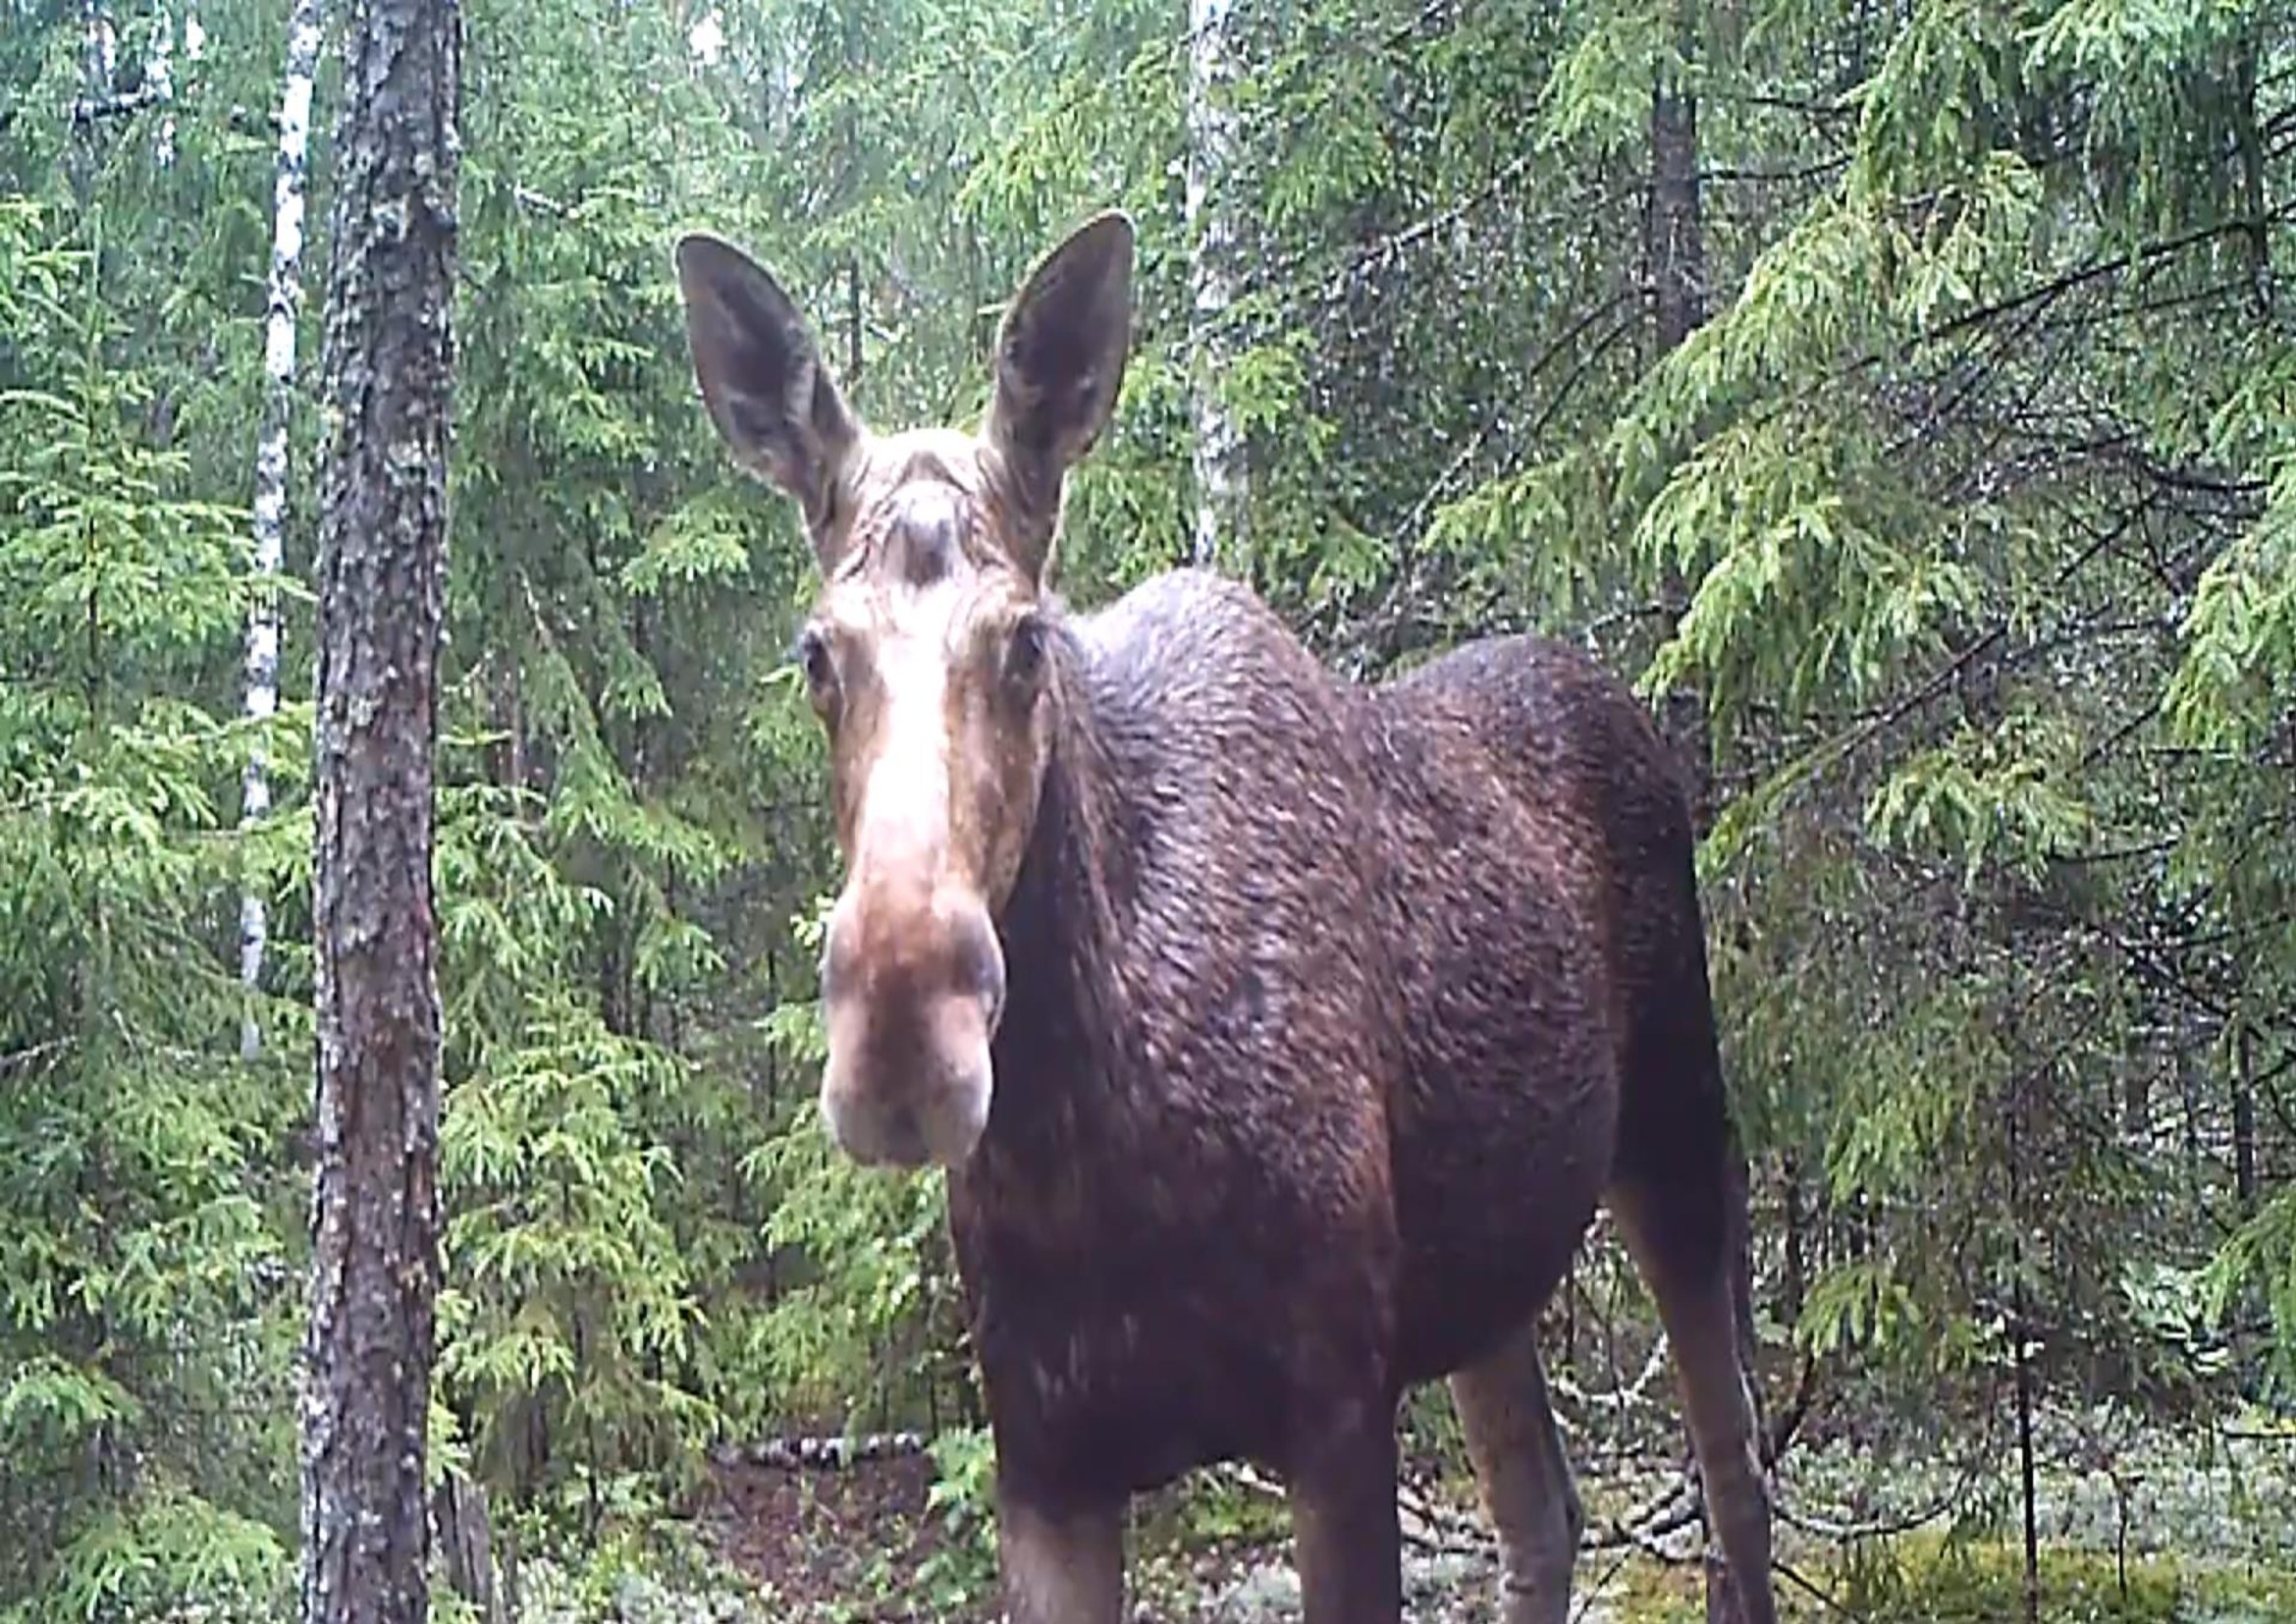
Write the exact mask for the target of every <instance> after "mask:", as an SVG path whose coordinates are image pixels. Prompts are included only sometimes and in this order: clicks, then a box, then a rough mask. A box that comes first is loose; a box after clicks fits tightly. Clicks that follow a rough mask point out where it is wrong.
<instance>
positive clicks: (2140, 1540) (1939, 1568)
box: [518, 1437, 2296, 1624]
mask: <svg viewBox="0 0 2296 1624" xmlns="http://www.w3.org/2000/svg"><path fill="white" fill-rule="evenodd" d="M1671 1470H1672V1468H1671V1466H1668V1465H1665V1464H1663V1463H1661V1464H1660V1465H1659V1466H1657V1467H1656V1468H1654V1469H1653V1470H1652V1471H1649V1472H1644V1473H1641V1474H1638V1475H1635V1476H1632V1477H1619V1476H1598V1475H1593V1474H1589V1475H1587V1476H1586V1477H1584V1478H1582V1480H1581V1487H1582V1489H1583V1491H1584V1492H1585V1495H1586V1498H1587V1502H1588V1512H1589V1522H1590V1526H1591V1527H1593V1528H1595V1529H1601V1528H1604V1527H1606V1526H1607V1525H1609V1524H1610V1523H1611V1522H1612V1521H1613V1520H1614V1519H1618V1518H1621V1517H1624V1516H1626V1515H1628V1514H1629V1507H1632V1506H1637V1505H1642V1504H1645V1503H1647V1502H1648V1501H1649V1500H1650V1498H1651V1490H1652V1489H1653V1487H1654V1486H1655V1487H1657V1488H1664V1487H1665V1484H1666V1475H1667V1473H1669V1472H1671ZM933 1478H934V1467H933V1464H932V1462H931V1461H929V1460H927V1459H925V1458H923V1457H919V1456H914V1455H912V1456H908V1457H895V1458H891V1459H879V1460H869V1461H862V1462H857V1463H854V1464H851V1465H847V1466H843V1467H840V1468H836V1469H830V1470H824V1469H818V1468H797V1469H786V1470H785V1469H781V1468H777V1467H767V1466H759V1465H753V1464H749V1463H746V1462H735V1461H721V1462H720V1463H718V1464H717V1465H716V1466H715V1467H714V1468H713V1470H712V1473H711V1476H710V1479H709V1482H708V1484H707V1486H706V1488H705V1489H704V1490H703V1492H702V1493H701V1495H700V1497H699V1499H698V1501H697V1502H696V1503H695V1504H694V1506H693V1508H692V1514H691V1518H690V1521H686V1522H684V1523H683V1524H682V1528H683V1530H684V1533H685V1534H686V1535H687V1536H688V1537H689V1538H688V1540H687V1542H686V1543H687V1544H688V1545H689V1546H691V1547H695V1548H698V1550H699V1552H700V1553H701V1555H702V1561H703V1565H704V1567H705V1568H706V1569H707V1570H708V1571H707V1572H703V1571H693V1570H691V1569H690V1568H688V1570H687V1571H684V1572H681V1573H679V1574H677V1575H675V1576H672V1574H671V1573H670V1572H668V1571H659V1572H650V1571H638V1570H630V1571H626V1572H619V1573H615V1574H614V1575H613V1576H611V1577H610V1578H604V1576H602V1575H601V1573H600V1572H599V1570H598V1569H597V1568H596V1567H593V1568H592V1569H591V1570H590V1571H589V1573H588V1575H587V1577H586V1578H580V1579H576V1578H574V1577H573V1576H570V1575H568V1574H567V1573H565V1572H564V1571H563V1570H559V1569H555V1568H553V1567H552V1566H551V1565H550V1564H548V1563H542V1564H537V1565H536V1566H535V1567H533V1568H531V1569H529V1571H528V1583H527V1584H525V1585H524V1586H522V1590H523V1592H524V1595H523V1597H522V1602H521V1605H520V1606H519V1608H518V1617H519V1619H520V1624H589V1621H591V1620H594V1619H595V1620H601V1621H603V1620H609V1619H611V1620H614V1621H615V1624H655V1621H657V1620H660V1621H663V1624H667V1621H668V1620H671V1619H676V1620H694V1621H709V1624H769V1621H770V1624H993V1621H994V1620H995V1618H996V1617H997V1610H996V1608H995V1605H994V1603H993V1601H992V1600H991V1599H990V1598H989V1595H990V1586H989V1574H988V1566H987V1549H986V1542H985V1540H984V1539H983V1538H982V1537H981V1531H980V1530H979V1529H978V1528H975V1529H972V1530H970V1531H966V1530H962V1529H960V1528H957V1527H955V1526H953V1525H952V1524H951V1523H950V1521H949V1519H948V1517H947V1514H946V1513H945V1512H944V1511H943V1510H941V1509H940V1508H937V1507H934V1506H932V1505H931V1504H929V1499H928V1496H929V1494H930V1492H931V1488H932V1484H933ZM1877 1485H1878V1486H1880V1491H1879V1492H1878V1494H1877V1492H1876V1489H1875V1486H1877ZM1782 1492H1783V1493H1785V1494H1786V1500H1785V1504H1786V1506H1787V1507H1788V1509H1789V1511H1790V1510H1791V1508H1792V1507H1793V1506H1794V1505H1795V1503H1796V1502H1797V1501H1798V1502H1800V1503H1802V1504H1803V1505H1804V1507H1805V1508H1807V1507H1822V1508H1823V1512H1822V1515H1823V1516H1824V1517H1826V1518H1830V1519H1840V1518H1843V1517H1850V1518H1857V1519H1862V1520H1864V1521H1865V1522H1866V1523H1867V1524H1868V1525H1869V1528H1870V1527H1880V1528H1886V1529H1888V1530H1890V1532H1889V1533H1887V1534H1886V1535H1879V1536H1877V1535H1873V1534H1871V1533H1869V1534H1868V1535H1866V1536H1865V1537H1862V1538H1859V1539H1856V1540H1847V1541H1845V1540H1842V1539H1840V1538H1837V1537H1835V1536H1834V1535H1833V1534H1831V1533H1828V1532H1822V1531H1814V1530H1822V1527H1823V1525H1822V1524H1812V1525H1811V1526H1795V1520H1794V1519H1791V1518H1790V1517H1789V1518H1786V1519H1782V1521H1781V1524H1780V1526H1779V1529H1778V1545H1779V1554H1780V1557H1781V1558H1782V1562H1783V1567H1782V1572H1781V1577H1780V1581H1779V1602H1780V1608H1781V1613H1782V1616H1783V1617H1785V1618H1787V1619H1789V1620H1793V1621H1795V1624H1803V1621H1808V1624H1817V1621H1819V1620H1824V1621H1826V1624H1840V1621H1842V1620H1851V1621H1864V1624H1994V1621H1996V1620H1999V1621H2001V1624H2010V1621H2012V1620H2014V1619H2016V1618H2017V1617H2019V1615H2020V1614H2021V1612H2022V1607H2021V1604H2020V1603H2021V1599H2022V1597H2021V1584H2020V1569H2019V1562H2018V1559H2017V1554H2016V1551H2017V1545H2016V1541H2015V1538H2014V1532H2013V1531H2014V1527H2015V1524H2014V1522H2013V1520H2012V1521H2011V1522H2010V1523H2009V1524H2008V1525H2007V1527H2006V1528H2005V1529H2004V1528H2002V1526H2001V1525H2000V1523H1999V1522H1998V1520H1997V1521H1995V1522H1994V1524H1993V1525H1992V1526H1991V1527H1990V1528H1989V1529H1986V1530H1981V1531H1977V1532H1971V1531H1970V1530H1969V1529H1968V1528H1966V1527H1965V1528H1964V1529H1963V1531H1962V1533H1961V1535H1960V1536H1958V1537H1956V1538H1954V1539H1952V1540H1951V1541H1949V1540H1948V1539H1947V1537H1946V1532H1945V1528H1944V1526H1943V1522H1942V1521H1940V1520H1935V1519H1930V1520H1925V1519H1922V1518H1920V1517H1918V1516H1914V1515H1908V1514H1907V1513H1906V1508H1908V1507H1910V1508H1914V1510H1915V1511H1918V1510H1919V1509H1920V1508H1921V1507H1923V1506H1929V1505H1934V1504H1936V1503H1939V1502H1940V1501H1941V1500H1942V1499H1943V1498H1946V1497H1950V1496H1953V1495H1955V1494H1956V1493H1958V1494H1960V1495H1961V1497H1962V1500H1963V1501H1964V1507H1965V1510H1966V1509H1969V1508H1970V1507H1972V1506H1974V1505H1975V1504H1976V1503H1978V1502H1980V1501H1983V1500H1984V1499H1985V1495H1984V1494H1982V1493H1979V1494H1976V1495H1971V1494H1969V1493H1968V1492H1967V1490H1966V1486H1965V1485H1963V1486H1960V1487H1959V1488H1957V1487H1956V1485H1955V1483H1954V1481H1953V1478H1952V1474H1951V1473H1950V1472H1949V1470H1948V1469H1947V1468H1945V1467H1944V1466H1942V1465H1933V1466H1925V1465H1923V1464H1921V1463H1919V1462H1911V1461H1907V1460H1905V1459H1902V1458H1898V1459H1895V1460H1887V1461H1884V1460H1878V1459H1876V1458H1875V1457H1874V1455H1873V1454H1872V1452H1871V1451H1868V1450H1862V1449H1849V1448H1842V1449H1836V1450H1829V1451H1824V1452H1810V1453H1802V1454H1798V1455H1797V1458H1796V1462H1795V1466H1794V1469H1793V1470H1791V1471H1790V1472H1789V1475H1788V1480H1787V1486H1786V1488H1785V1489H1783V1490H1782ZM1470 1493H1471V1491H1470V1490H1469V1489H1468V1488H1467V1486H1466V1485H1465V1484H1463V1483H1452V1484H1448V1485H1442V1486H1434V1485H1420V1486H1415V1487H1414V1488H1413V1489H1411V1490H1410V1491H1409V1492H1408V1493H1407V1494H1406V1496H1405V1505H1406V1508H1407V1515H1406V1519H1405V1524H1406V1541H1407V1550H1406V1561H1405V1567H1406V1616H1407V1617H1409V1618H1410V1619H1411V1620H1413V1624H1494V1621H1495V1619H1496V1616H1497V1610H1496V1606H1495V1601H1496V1587H1495V1576H1494V1571H1493V1559H1492V1554H1491V1549H1490V1545H1489V1542H1488V1540H1487V1538H1486V1537H1485V1536H1484V1535H1483V1534H1482V1532H1481V1530H1480V1527H1479V1519H1478V1517H1477V1514H1476V1512H1475V1510H1474V1508H1473V1505H1472V1501H1471V1497H1470ZM2040 1497H2041V1513H2042V1514H2041V1518H2040V1532H2041V1535H2042V1539H2043V1542H2044V1543H2043V1563H2042V1593H2043V1617H2044V1619H2045V1620H2046V1621H2048V1624H2073V1621H2075V1620H2078V1621H2080V1624H2268V1621H2269V1624H2290V1621H2296V1437H2284V1438H2275V1439H2270V1440H2268V1441H2266V1442H2265V1443H2264V1444H2263V1445H2261V1446H2258V1447H2249V1448H2245V1449H2243V1450H2242V1451H2241V1456H2240V1458H2236V1459H2227V1458H2224V1455H2223V1451H2222V1449H2221V1447H2220V1446H2219V1447H2218V1448H2217V1449H2216V1451H2214V1452H2206V1451H2195V1450H2192V1449H2190V1448H2184V1447H2178V1446H2174V1445H2167V1444H2158V1443H2155V1444H2149V1445H2148V1447H2147V1453H2146V1454H2145V1456H2144V1458H2143V1459H2142V1460H2136V1459H2132V1458H2127V1457H2123V1458H2119V1459H2116V1460H2115V1461H2114V1462H2113V1463H2112V1470H2111V1471H2109V1472H2100V1471H2097V1470H2094V1469H2092V1470H2087V1471H2080V1470H2076V1469H2074V1468H2072V1467H2070V1466H2068V1467H2066V1468H2064V1469H2061V1470H2058V1469H2053V1470H2051V1471H2049V1472H2047V1473H2045V1474H2044V1475H2043V1478H2042V1481H2041V1484H2040ZM1992 1504H1993V1506H1994V1510H1995V1513H1996V1517H1997V1518H1998V1513H1999V1511H2000V1509H2001V1508H2002V1500H2001V1499H2000V1498H1999V1497H1998V1493H1997V1496H1996V1497H1995V1498H1994V1499H1993V1501H1992ZM1922 1521H1926V1525H1927V1526H1924V1527H1923V1528H1922V1529H1920V1530H1919V1531H1918V1532H1910V1533H1908V1532H1903V1531H1902V1530H1901V1525H1904V1524H1908V1523H1912V1522H1922ZM1130 1539H1131V1547H1132V1553H1133V1559H1132V1568H1131V1582H1130V1594H1131V1595H1132V1597H1134V1603H1133V1610H1132V1614H1131V1620H1130V1624H1298V1620H1299V1618H1300V1604H1299V1584H1298V1580H1297V1577H1296V1576H1295V1574H1294V1573H1293V1571H1292V1568H1291V1564H1290V1549H1289V1541H1288V1538H1287V1524H1286V1519H1285V1516H1284V1513H1283V1506H1282V1500H1281V1497H1280V1495H1278V1494H1276V1493H1274V1492H1271V1491H1270V1490H1269V1489H1266V1488H1265V1487H1264V1486H1255V1485H1253V1484H1251V1483H1250V1482H1248V1481H1244V1480H1239V1479H1237V1478H1236V1477H1234V1476H1232V1475H1222V1476H1220V1477H1217V1478H1204V1479H1199V1480H1195V1481H1193V1482H1192V1483H1191V1485H1190V1486H1189V1488H1188V1490H1187V1492H1185V1493H1182V1492H1180V1491H1177V1490H1173V1491H1167V1492H1165V1493H1164V1494H1161V1495H1155V1496H1148V1497H1147V1498H1144V1500H1143V1501H1141V1502H1140V1504H1139V1506H1138V1508H1137V1509H1136V1511H1135V1515H1134V1519H1133V1525H1132V1530H1131V1536H1130ZM1695 1539H1696V1535H1695V1532H1694V1530H1684V1531H1682V1532H1681V1533H1678V1534H1676V1535H1673V1536H1671V1537H1669V1538H1668V1539H1666V1540H1664V1541H1663V1542H1660V1543H1661V1544H1662V1545H1663V1546H1664V1547H1667V1549H1668V1551H1669V1555H1668V1556H1667V1557H1666V1558H1664V1559H1662V1558H1661V1557H1659V1556H1656V1555H1653V1554H1651V1553H1649V1552H1647V1551H1643V1550H1631V1551H1629V1550H1619V1549H1589V1550H1587V1551H1586V1552H1585V1553H1584V1554H1583V1555H1582V1556H1581V1559H1580V1562H1579V1567H1578V1572H1577V1575H1576V1580H1575V1586H1574V1595H1575V1599H1574V1604H1573V1624H1678V1621H1681V1624H1688V1621H1691V1620H1696V1619H1699V1618H1701V1617H1702V1616H1703V1610H1702V1607H1701V1604H1700V1576H1699V1570H1698V1567H1697V1565H1696V1563H1695V1561H1694V1559H1684V1558H1694V1555H1695V1545H1694V1541H1695ZM679 1566H680V1567H681V1568H684V1567H687V1564H679ZM602 1578H604V1582H603V1583H602V1582H601V1581H602Z"/></svg>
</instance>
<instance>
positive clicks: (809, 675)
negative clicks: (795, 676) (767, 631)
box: [796, 626, 837, 714]
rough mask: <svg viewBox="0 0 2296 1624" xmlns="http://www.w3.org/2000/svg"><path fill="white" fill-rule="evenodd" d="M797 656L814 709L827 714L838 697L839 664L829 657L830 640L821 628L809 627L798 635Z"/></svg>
mask: <svg viewBox="0 0 2296 1624" xmlns="http://www.w3.org/2000/svg"><path fill="white" fill-rule="evenodd" d="M796 654H797V663H798V664H799V665H800V666H802V667H803V668H804V669H805V686H806V688H807V691H808V692H809V693H810V694H811V695H812V697H813V703H814V708H815V709H817V710H820V711H822V712H824V713H825V714H826V713H827V711H828V708H829V707H830V706H831V705H833V704H834V703H835V702H836V697H837V663H836V661H835V660H833V659H831V658H830V656H829V640H828V638H827V637H825V636H823V635H822V632H821V628H820V627H819V626H807V627H806V628H805V629H804V630H803V631H802V632H800V633H799V634H798V637H797V648H796Z"/></svg>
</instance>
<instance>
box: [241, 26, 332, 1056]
mask: <svg viewBox="0 0 2296 1624" xmlns="http://www.w3.org/2000/svg"><path fill="white" fill-rule="evenodd" d="M319 9H320V0H294V12H293V13H292V14H291V15H290V17H289V19H288V27H287V66H286V72H285V75H284V79H285V86H284V88H283V90H282V91H281V94H280V103H279V162H278V165H277V168H276V170H275V172H274V174H273V177H272V185H271V285H270V297H269V300H268V304H267V307H266V314H265V316H264V322H263V378H264V387H263V421H262V427H261V431H260V436H259V438H258V440H257V442H256V447H255V569H256V572H257V573H259V574H262V575H276V574H278V573H279V572H280V570H281V568H283V566H284V565H285V563H286V556H287V545H286V542H287V463H288V435H287V430H288V417H289V414H290V412H291V410H292V408H293V406H294V358H295V316H296V308H297V306H298V305H299V304H300V303H301V302H302V293H303V277H302V258H303V184H304V180H305V176H306V171H307V169H308V165H309V154H310V144H311V88H312V82H313V81H314V80H315V79H316V78H317V75H318V68H319V35H320V27H319ZM246 674H247V704H246V716H247V720H248V721H249V722H253V723H258V724H260V723H263V722H266V721H268V720H269V719H270V718H271V717H272V716H273V715H275V714H276V713H277V712H278V710H279V605H278V601H277V599H276V598H275V597H274V596H273V595H272V593H271V592H270V591H269V590H268V589H266V590H263V591H261V592H259V593H258V594H257V596H256V599H255V603H254V606H253V608H252V609H250V611H249V612H248V616H247V662H246ZM270 810H271V777H270V771H269V763H268V762H267V761H266V760H265V758H264V754H263V745H262V741H261V739H259V738H258V739H256V740H255V741H254V742H253V744H252V745H251V746H250V747H249V749H248V752H247V765H246V770H245V773H244V775H243V776H242V778H241V782H240V829H241V830H242V831H243V830H245V829H246V827H247V826H248V825H249V824H251V823H253V822H255V821H256V820H258V819H260V818H262V817H263V816H264V815H265V814H267V813H268V812H269V811H270ZM268 945H269V929H268V921H267V919H266V917H265V913H264V907H263V897H262V895H261V894H260V893H258V892H257V891H256V890H255V888H254V887H252V886H249V887H248V888H247V890H246V891H245V892H244V893H242V894H241V895H240V985H241V987H242V989H243V990H244V993H245V997H246V1002H245V1012H244V1014H243V1015H242V1016H241V1018H240V1056H241V1057H242V1058H245V1059H250V1060H251V1059H253V1058H254V1057H255V1056H257V1055H258V1054H259V1053H261V1051H262V1042H263V1040H262V1031H261V1027H260V1025H259V1023H258V1022H257V1020H256V1018H255V1004H256V998H257V995H258V993H259V992H260V990H261V987H262V981H263V952H264V948H265V947H267V946H268Z"/></svg>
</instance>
